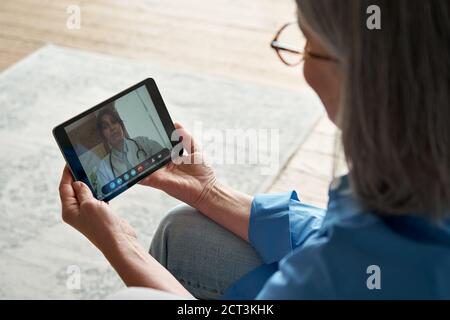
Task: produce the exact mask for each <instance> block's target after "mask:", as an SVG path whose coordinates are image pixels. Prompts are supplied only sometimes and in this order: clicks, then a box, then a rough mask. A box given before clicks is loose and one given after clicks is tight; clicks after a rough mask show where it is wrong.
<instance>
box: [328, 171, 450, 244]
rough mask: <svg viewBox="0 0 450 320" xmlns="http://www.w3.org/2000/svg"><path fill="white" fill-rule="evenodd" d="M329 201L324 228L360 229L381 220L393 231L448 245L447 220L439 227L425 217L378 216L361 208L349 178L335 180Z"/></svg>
mask: <svg viewBox="0 0 450 320" xmlns="http://www.w3.org/2000/svg"><path fill="white" fill-rule="evenodd" d="M328 195H329V201H328V209H327V214H326V215H325V218H324V222H323V226H324V227H327V226H329V225H333V224H336V223H344V224H346V225H354V226H363V225H368V224H373V223H377V222H380V221H384V223H386V224H387V225H389V226H390V227H394V228H400V229H404V230H407V231H406V232H413V233H415V234H416V235H420V234H421V235H422V237H423V238H427V239H428V240H430V241H440V242H445V243H447V244H450V219H446V220H445V221H443V222H442V223H441V225H436V224H434V223H432V222H431V221H430V220H429V219H427V218H426V217H425V216H420V215H412V214H411V215H404V216H386V217H381V216H378V215H376V214H374V213H373V212H371V211H369V210H367V209H365V208H364V206H363V205H362V204H361V203H360V201H359V200H358V198H357V197H356V195H355V193H354V191H353V190H352V188H351V184H350V177H349V175H348V174H347V175H344V176H341V177H337V178H334V179H333V180H332V182H331V183H330V188H329V191H328Z"/></svg>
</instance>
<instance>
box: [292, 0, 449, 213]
mask: <svg viewBox="0 0 450 320" xmlns="http://www.w3.org/2000/svg"><path fill="white" fill-rule="evenodd" d="M296 2H297V5H298V16H299V20H300V21H301V23H302V24H303V25H305V27H306V28H307V29H309V31H310V32H311V33H312V34H314V35H315V36H316V37H317V38H318V39H319V41H321V42H322V44H323V45H324V46H325V48H327V49H328V50H329V52H330V53H331V54H333V55H334V56H335V57H336V58H337V59H338V60H339V70H340V74H341V76H342V83H341V89H340V90H341V101H340V108H339V114H338V117H337V124H338V126H339V127H340V128H341V130H342V146H343V150H344V154H345V158H346V162H347V164H348V168H349V172H350V179H351V185H352V188H353V190H354V192H355V194H356V196H357V197H358V198H359V200H360V202H361V204H362V205H363V206H364V207H365V208H366V209H370V210H373V211H375V212H376V213H378V214H381V215H383V214H386V215H393V214H397V215H401V214H417V215H427V216H429V217H430V218H432V219H433V220H434V221H439V220H442V219H443V218H446V217H448V216H449V207H450V97H449V95H450V59H449V52H450V2H449V1H447V0H396V1H392V0H370V1H368V0H297V1H296ZM370 5H377V6H378V7H379V8H380V9H381V29H375V30H369V28H368V27H367V19H368V18H369V17H370V16H371V14H368V13H367V9H368V7H369V6H370Z"/></svg>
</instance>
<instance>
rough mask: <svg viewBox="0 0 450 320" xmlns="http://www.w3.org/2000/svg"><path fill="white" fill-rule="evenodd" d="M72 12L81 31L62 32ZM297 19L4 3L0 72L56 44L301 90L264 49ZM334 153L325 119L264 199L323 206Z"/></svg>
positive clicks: (274, 10) (151, 6)
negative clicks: (282, 196)
mask: <svg viewBox="0 0 450 320" xmlns="http://www.w3.org/2000/svg"><path fill="white" fill-rule="evenodd" d="M72 4H77V5H79V7H80V9H81V28H80V29H78V30H77V29H75V30H71V29H68V28H67V26H66V22H67V19H68V17H69V14H68V13H67V8H68V6H69V5H72ZM294 19H295V3H294V1H280V0H245V1H243V0H214V1H212V0H145V1H144V0H134V1H123V0H79V1H74V0H1V1H0V70H3V69H6V68H7V67H9V66H11V65H12V64H14V63H16V62H17V61H19V60H20V59H22V58H24V57H25V56H27V55H28V54H30V53H31V52H33V51H34V50H36V49H38V48H39V47H41V46H43V45H45V44H47V43H54V44H57V45H62V46H66V47H74V48H79V49H83V50H89V51H95V52H101V53H106V54H110V55H115V56H122V57H127V58H132V59H136V60H141V61H149V62H152V61H153V62H154V61H156V62H158V63H159V64H161V65H167V66H171V67H173V66H179V67H182V68H184V69H186V68H189V69H192V70H193V71H196V72H202V73H209V74H214V75H220V76H223V77H227V78H231V79H240V80H249V81H253V82H257V83H264V84H269V85H272V86H278V87H285V88H300V87H302V86H305V85H306V84H305V81H304V79H303V76H302V74H301V69H300V68H288V67H286V66H284V65H283V64H282V63H281V62H280V61H279V60H278V58H277V57H276V55H275V54H274V52H273V51H272V50H271V49H270V47H269V44H270V41H271V38H272V37H273V34H274V33H275V31H276V30H277V29H278V28H279V27H280V26H281V25H282V24H283V23H285V22H288V21H292V20H294ZM333 146H334V129H333V126H332V124H331V123H330V122H329V121H328V120H327V119H326V118H325V117H324V118H323V119H321V120H320V121H319V122H318V123H317V125H316V126H315V128H314V129H313V131H312V132H311V133H310V134H309V136H308V138H307V140H306V141H305V143H304V144H303V145H302V146H301V147H300V149H299V150H298V152H297V153H296V154H295V155H294V156H293V157H292V159H291V160H290V161H289V162H288V164H287V165H286V167H285V168H283V170H282V171H281V172H280V175H279V177H278V178H277V179H276V181H275V182H274V184H273V185H272V187H271V188H270V189H269V190H268V191H270V192H276V191H286V190H289V189H292V188H294V189H296V190H297V191H298V192H299V194H300V197H301V199H303V200H304V201H308V202H311V203H313V204H316V205H321V206H324V205H326V201H327V189H328V184H329V180H330V178H331V168H332V162H333Z"/></svg>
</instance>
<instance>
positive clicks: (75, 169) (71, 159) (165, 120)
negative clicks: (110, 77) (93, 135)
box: [52, 78, 179, 202]
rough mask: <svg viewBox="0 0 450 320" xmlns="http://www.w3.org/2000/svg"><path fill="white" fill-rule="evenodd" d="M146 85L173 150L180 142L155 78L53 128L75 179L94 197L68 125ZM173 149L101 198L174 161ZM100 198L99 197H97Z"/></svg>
mask: <svg viewBox="0 0 450 320" xmlns="http://www.w3.org/2000/svg"><path fill="white" fill-rule="evenodd" d="M143 85H145V87H146V88H147V90H148V93H149V95H150V98H151V100H152V102H153V104H154V106H155V108H156V111H157V112H158V115H159V117H160V119H161V122H162V124H163V126H164V129H165V131H166V134H167V136H168V138H169V140H170V142H171V144H172V150H173V148H174V147H175V145H177V144H178V143H179V142H178V141H173V140H172V139H171V137H172V134H173V132H174V131H175V126H174V124H173V122H172V119H171V118H170V115H169V112H168V111H167V108H166V105H165V104H164V101H163V99H162V97H161V94H160V92H159V90H158V87H157V86H156V82H155V80H154V79H153V78H147V79H145V80H143V81H141V82H139V83H137V84H135V85H133V86H132V87H130V88H128V89H125V90H124V91H122V92H120V93H118V94H116V95H115V96H113V97H111V98H109V99H107V100H105V101H103V102H101V103H99V104H97V105H95V106H94V107H92V108H90V109H88V110H86V111H84V112H83V113H80V114H79V115H77V116H75V117H73V118H71V119H69V120H67V121H65V122H63V123H61V124H60V125H58V126H56V127H55V128H54V129H53V130H52V133H53V137H54V138H55V140H56V143H57V144H58V147H59V149H60V150H61V153H62V155H63V157H64V159H65V160H66V163H67V165H68V166H69V168H70V171H71V172H72V175H73V177H74V179H75V180H76V181H83V182H84V183H85V184H87V185H88V186H89V188H90V189H91V191H92V193H93V194H94V197H96V198H97V190H93V188H92V186H91V183H90V182H89V179H88V177H87V175H86V172H85V171H84V169H83V166H82V165H81V162H80V160H79V159H78V156H77V154H76V152H75V149H74V147H73V145H72V143H71V142H70V139H69V137H68V135H67V132H66V129H65V128H66V127H67V126H68V125H70V124H72V123H74V122H76V121H78V120H80V119H82V118H83V117H85V116H87V115H89V114H90V113H92V112H95V111H97V110H98V109H101V108H102V107H104V106H105V105H107V104H109V103H111V102H113V101H115V100H117V99H119V98H120V97H122V96H124V95H126V94H128V93H130V92H132V91H134V90H136V89H137V88H139V87H141V86H143ZM172 150H170V151H171V152H170V153H171V157H170V158H168V159H164V161H162V162H159V163H157V164H156V165H155V166H154V167H152V168H150V169H149V170H147V171H145V172H143V173H141V174H139V175H138V178H137V179H133V180H130V181H127V182H124V183H123V185H122V186H121V187H120V188H118V189H117V190H116V191H114V192H113V193H111V194H109V195H107V196H106V197H105V198H103V199H101V200H102V201H105V202H108V201H110V200H111V199H113V198H115V197H117V196H118V195H119V194H121V193H122V192H124V191H125V190H128V189H129V188H130V187H132V186H133V185H134V184H136V183H138V182H139V181H141V180H142V179H144V178H145V177H147V176H148V175H150V174H151V173H153V172H155V171H156V170H158V169H159V168H161V167H163V166H165V165H166V164H167V163H169V162H170V161H172V157H173V155H172V153H173V152H172ZM177 156H179V155H176V156H175V157H177ZM97 199H98V198H97Z"/></svg>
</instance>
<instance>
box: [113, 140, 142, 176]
mask: <svg viewBox="0 0 450 320" xmlns="http://www.w3.org/2000/svg"><path fill="white" fill-rule="evenodd" d="M125 139H128V140H131V141H133V142H134V144H135V145H136V147H137V151H136V158H137V159H139V152H142V154H143V156H144V158H145V157H147V152H145V150H144V149H142V148H141V146H140V145H139V143H137V141H136V140H134V139H131V138H125ZM111 154H112V152H110V153H109V165H110V166H111V170H112V173H113V176H114V178H116V173H115V171H114V166H113V164H112V157H111Z"/></svg>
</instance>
